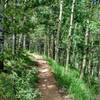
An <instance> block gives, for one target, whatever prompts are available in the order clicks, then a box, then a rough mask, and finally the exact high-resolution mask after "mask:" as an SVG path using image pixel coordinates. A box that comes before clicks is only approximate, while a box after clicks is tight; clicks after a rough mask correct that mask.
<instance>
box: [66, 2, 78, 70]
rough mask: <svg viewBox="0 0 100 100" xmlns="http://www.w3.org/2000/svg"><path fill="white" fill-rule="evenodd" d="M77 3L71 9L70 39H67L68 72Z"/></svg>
mask: <svg viewBox="0 0 100 100" xmlns="http://www.w3.org/2000/svg"><path fill="white" fill-rule="evenodd" d="M75 2H76V0H73V3H72V9H71V17H70V27H69V32H68V37H67V58H66V70H68V66H69V59H70V49H71V33H72V28H73V20H74V8H75Z"/></svg>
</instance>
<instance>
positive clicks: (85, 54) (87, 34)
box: [80, 20, 89, 78]
mask: <svg viewBox="0 0 100 100" xmlns="http://www.w3.org/2000/svg"><path fill="white" fill-rule="evenodd" d="M87 24H89V20H87ZM88 39H89V25H87V28H86V33H85V48H84V55H83V63H82V68H81V74H80V78H83V76H84V68H85V67H86V62H87V59H86V58H87V46H88Z"/></svg>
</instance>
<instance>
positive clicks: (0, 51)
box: [0, 2, 4, 71]
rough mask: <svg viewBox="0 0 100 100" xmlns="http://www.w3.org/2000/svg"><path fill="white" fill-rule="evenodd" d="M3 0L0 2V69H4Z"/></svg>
mask: <svg viewBox="0 0 100 100" xmlns="http://www.w3.org/2000/svg"><path fill="white" fill-rule="evenodd" d="M2 3H3V2H0V15H2V16H1V18H0V70H1V71H3V70H4V64H3V60H4V59H3V52H4V32H3V24H2V22H3V4H2Z"/></svg>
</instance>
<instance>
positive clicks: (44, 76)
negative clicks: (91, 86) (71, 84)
mask: <svg viewBox="0 0 100 100" xmlns="http://www.w3.org/2000/svg"><path fill="white" fill-rule="evenodd" d="M34 58H35V62H36V65H37V67H38V70H39V74H38V77H39V83H38V87H39V89H40V92H41V95H42V96H41V100H72V99H71V98H70V96H69V95H66V94H65V93H63V92H62V93H61V90H60V89H58V87H57V83H56V80H55V78H54V75H53V73H52V71H51V69H50V67H49V65H48V63H47V61H46V60H44V59H43V57H42V56H39V55H34Z"/></svg>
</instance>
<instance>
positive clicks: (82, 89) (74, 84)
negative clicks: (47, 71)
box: [48, 59, 93, 100]
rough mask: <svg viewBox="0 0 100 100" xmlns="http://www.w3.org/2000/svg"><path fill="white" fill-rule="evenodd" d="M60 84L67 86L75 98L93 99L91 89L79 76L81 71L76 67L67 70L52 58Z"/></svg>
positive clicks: (53, 68) (80, 99) (51, 64)
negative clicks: (75, 68)
mask: <svg viewBox="0 0 100 100" xmlns="http://www.w3.org/2000/svg"><path fill="white" fill-rule="evenodd" d="M48 63H49V65H50V66H51V68H52V70H53V72H54V74H55V78H56V80H57V81H58V85H59V86H61V87H64V88H66V90H68V91H69V93H70V94H72V95H73V96H74V100H92V99H93V96H92V93H91V90H90V89H89V88H88V86H87V85H86V84H85V82H84V81H83V80H81V79H80V78H79V72H78V71H76V70H74V69H69V70H68V71H65V69H64V67H63V66H60V65H59V64H57V63H56V62H55V61H53V60H52V59H48Z"/></svg>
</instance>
